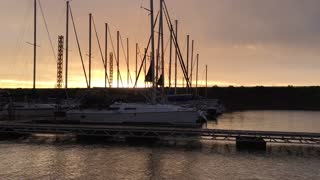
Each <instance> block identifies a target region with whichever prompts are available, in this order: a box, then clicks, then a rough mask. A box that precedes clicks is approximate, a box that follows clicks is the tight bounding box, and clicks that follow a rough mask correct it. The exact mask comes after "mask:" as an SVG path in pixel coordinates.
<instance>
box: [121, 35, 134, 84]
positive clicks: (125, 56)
mask: <svg viewBox="0 0 320 180" xmlns="http://www.w3.org/2000/svg"><path fill="white" fill-rule="evenodd" d="M120 42H121V47H122V51H123V55H124V58H125V59H127V57H128V56H129V54H127V55H126V53H125V50H124V46H123V41H122V37H121V33H120ZM126 65H127V66H129V64H128V61H126ZM129 77H130V81H131V84H133V81H132V77H131V73H130V72H129ZM128 86H129V85H128Z"/></svg>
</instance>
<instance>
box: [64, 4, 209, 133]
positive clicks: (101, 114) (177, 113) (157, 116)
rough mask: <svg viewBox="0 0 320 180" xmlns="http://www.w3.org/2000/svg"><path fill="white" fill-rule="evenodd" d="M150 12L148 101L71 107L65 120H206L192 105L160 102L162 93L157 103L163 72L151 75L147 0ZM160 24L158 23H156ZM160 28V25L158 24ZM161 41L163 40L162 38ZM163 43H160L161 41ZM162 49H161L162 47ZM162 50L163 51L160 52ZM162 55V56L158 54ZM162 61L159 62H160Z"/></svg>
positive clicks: (192, 123)
mask: <svg viewBox="0 0 320 180" xmlns="http://www.w3.org/2000/svg"><path fill="white" fill-rule="evenodd" d="M160 2H161V4H160V6H161V7H160V23H162V18H163V17H162V5H163V0H160ZM150 7H151V8H150V13H151V46H152V47H151V54H152V55H151V65H150V68H149V71H148V74H147V76H146V81H150V82H152V88H151V89H152V92H151V94H152V95H151V97H152V98H151V102H150V103H122V102H116V103H114V104H112V105H110V106H109V107H108V108H106V109H100V110H99V109H73V110H69V111H67V112H66V119H67V121H71V122H78V123H95V124H101V123H104V124H105V123H106V124H126V125H139V126H141V125H142V126H145V125H151V126H167V127H192V128H194V127H196V128H200V127H202V124H203V123H204V122H205V121H206V120H207V119H206V117H205V115H204V113H203V112H201V111H197V110H196V109H194V108H185V107H181V106H176V105H170V104H166V103H164V102H165V101H164V99H165V97H164V96H165V93H163V92H162V93H161V94H162V98H161V100H160V102H161V103H159V102H157V100H156V99H157V97H156V96H157V87H158V85H160V86H161V87H162V90H164V77H163V74H164V73H163V71H162V74H161V75H160V78H159V79H157V77H156V76H155V71H157V70H158V69H156V70H155V67H156V66H155V58H154V54H155V48H154V45H155V42H154V14H153V0H150ZM160 26H161V24H160ZM162 28H163V27H162ZM162 42H163V39H162ZM162 45H163V43H162ZM162 50H163V48H162ZM162 53H163V52H162ZM162 58H163V56H162ZM162 63H163V61H162Z"/></svg>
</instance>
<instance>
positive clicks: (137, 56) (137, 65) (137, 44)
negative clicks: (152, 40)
mask: <svg viewBox="0 0 320 180" xmlns="http://www.w3.org/2000/svg"><path fill="white" fill-rule="evenodd" d="M136 79H138V43H136Z"/></svg>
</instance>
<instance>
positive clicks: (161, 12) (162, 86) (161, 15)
mask: <svg viewBox="0 0 320 180" xmlns="http://www.w3.org/2000/svg"><path fill="white" fill-rule="evenodd" d="M160 36H161V38H160V40H161V76H160V78H161V79H160V80H161V82H160V83H161V91H162V95H163V96H164V86H165V78H164V44H163V43H164V42H163V0H160ZM163 100H164V99H163Z"/></svg>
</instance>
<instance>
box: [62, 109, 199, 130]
mask: <svg viewBox="0 0 320 180" xmlns="http://www.w3.org/2000/svg"><path fill="white" fill-rule="evenodd" d="M198 119H199V114H198V113H197V112H194V111H187V112H145V113H134V112H132V113H121V112H114V113H110V112H105V111H100V112H99V111H83V112H82V111H80V110H79V111H71V112H67V120H69V121H75V122H80V123H108V124H142V125H143V124H146V125H153V124H154V125H173V126H198V125H200V123H198Z"/></svg>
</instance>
